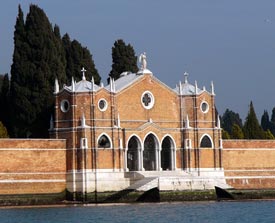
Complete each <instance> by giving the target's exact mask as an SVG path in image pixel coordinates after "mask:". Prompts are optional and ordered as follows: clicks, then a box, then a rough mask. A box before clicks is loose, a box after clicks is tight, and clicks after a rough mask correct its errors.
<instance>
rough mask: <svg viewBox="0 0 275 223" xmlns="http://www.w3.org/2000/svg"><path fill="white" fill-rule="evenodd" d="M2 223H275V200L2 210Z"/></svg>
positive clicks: (0, 217) (0, 218) (0, 215)
mask: <svg viewBox="0 0 275 223" xmlns="http://www.w3.org/2000/svg"><path fill="white" fill-rule="evenodd" d="M0 222H1V223H19V222H20V223H32V222H37V223H45V222H51V223H67V222H76V223H82V222H83V223H86V222H120V223H121V222H150V223H151V222H158V223H161V222H166V223H167V222H168V223H173V222H188V223H189V222H199V223H201V222H219V223H220V222H222V223H225V222H230V223H231V222H234V223H238V222H242V223H243V222H249V223H252V222H263V223H266V222H272V223H274V222H275V201H255V202H254V201H249V202H199V203H160V204H125V205H97V206H94V205H90V206H85V207H83V206H74V207H35V208H2V209H0Z"/></svg>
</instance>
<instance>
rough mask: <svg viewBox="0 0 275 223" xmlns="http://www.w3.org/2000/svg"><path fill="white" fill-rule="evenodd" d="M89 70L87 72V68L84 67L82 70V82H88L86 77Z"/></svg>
mask: <svg viewBox="0 0 275 223" xmlns="http://www.w3.org/2000/svg"><path fill="white" fill-rule="evenodd" d="M86 71H87V70H85V68H84V67H82V70H81V72H82V80H83V81H85V80H86V77H85V72H86Z"/></svg>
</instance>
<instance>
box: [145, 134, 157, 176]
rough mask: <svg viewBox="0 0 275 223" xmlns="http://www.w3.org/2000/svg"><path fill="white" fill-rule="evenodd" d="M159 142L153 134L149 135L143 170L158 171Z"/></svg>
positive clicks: (146, 142)
mask: <svg viewBox="0 0 275 223" xmlns="http://www.w3.org/2000/svg"><path fill="white" fill-rule="evenodd" d="M157 150H158V141H157V139H156V137H155V136H154V135H153V134H149V135H148V136H147V137H146V139H145V141H144V150H143V168H144V170H149V171H150V170H157V169H158V153H157Z"/></svg>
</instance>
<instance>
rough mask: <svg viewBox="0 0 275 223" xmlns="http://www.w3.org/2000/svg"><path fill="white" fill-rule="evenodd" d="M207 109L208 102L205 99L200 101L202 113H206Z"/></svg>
mask: <svg viewBox="0 0 275 223" xmlns="http://www.w3.org/2000/svg"><path fill="white" fill-rule="evenodd" d="M208 110H209V105H208V103H207V102H206V101H203V102H202V103H201V111H202V112H203V113H207V112H208Z"/></svg>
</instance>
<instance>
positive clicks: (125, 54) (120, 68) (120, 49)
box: [109, 39, 138, 80]
mask: <svg viewBox="0 0 275 223" xmlns="http://www.w3.org/2000/svg"><path fill="white" fill-rule="evenodd" d="M112 59H113V64H112V70H111V71H110V74H109V77H112V78H114V79H115V80H116V79H118V78H119V77H120V74H121V73H122V72H125V71H129V72H133V73H136V72H137V71H138V67H137V57H136V55H135V51H134V48H133V47H132V46H131V45H130V44H128V45H126V44H125V42H124V41H123V40H122V39H119V40H117V41H115V43H114V46H113V47H112Z"/></svg>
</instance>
